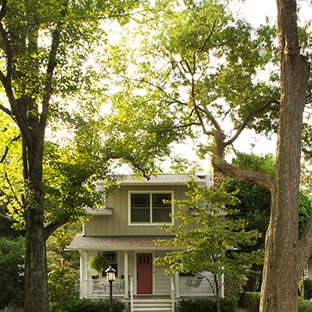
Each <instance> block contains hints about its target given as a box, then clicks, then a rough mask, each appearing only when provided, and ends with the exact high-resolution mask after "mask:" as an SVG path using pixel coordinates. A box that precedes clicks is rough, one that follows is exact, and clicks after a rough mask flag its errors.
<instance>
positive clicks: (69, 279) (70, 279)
mask: <svg viewBox="0 0 312 312" xmlns="http://www.w3.org/2000/svg"><path fill="white" fill-rule="evenodd" d="M49 269H50V271H49V273H48V288H49V299H50V302H67V301H71V300H73V299H75V298H76V297H78V295H77V293H76V292H75V290H76V287H77V286H78V280H79V275H78V274H75V273H74V272H73V271H71V270H70V268H68V267H66V266H65V265H63V264H61V265H58V264H51V265H50V268H49Z"/></svg>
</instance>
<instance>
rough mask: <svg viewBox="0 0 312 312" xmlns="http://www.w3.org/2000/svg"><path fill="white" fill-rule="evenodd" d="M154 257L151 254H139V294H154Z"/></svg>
mask: <svg viewBox="0 0 312 312" xmlns="http://www.w3.org/2000/svg"><path fill="white" fill-rule="evenodd" d="M152 262H153V257H152V254H151V253H139V254H137V293H138V294H152V293H153V278H152V277H153V264H152Z"/></svg>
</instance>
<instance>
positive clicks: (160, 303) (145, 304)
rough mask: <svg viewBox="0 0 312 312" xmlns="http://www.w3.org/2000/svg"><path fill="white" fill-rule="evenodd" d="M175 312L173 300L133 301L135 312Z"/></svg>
mask: <svg viewBox="0 0 312 312" xmlns="http://www.w3.org/2000/svg"><path fill="white" fill-rule="evenodd" d="M150 311H151V312H152V311H159V312H173V311H172V303H171V299H154V298H151V299H133V312H150Z"/></svg>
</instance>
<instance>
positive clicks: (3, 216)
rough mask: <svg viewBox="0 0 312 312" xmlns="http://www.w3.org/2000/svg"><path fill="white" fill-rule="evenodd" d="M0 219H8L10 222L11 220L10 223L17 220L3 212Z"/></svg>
mask: <svg viewBox="0 0 312 312" xmlns="http://www.w3.org/2000/svg"><path fill="white" fill-rule="evenodd" d="M0 219H3V220H5V221H8V222H10V223H14V222H15V220H14V219H12V218H10V217H8V216H6V215H4V214H2V213H0Z"/></svg>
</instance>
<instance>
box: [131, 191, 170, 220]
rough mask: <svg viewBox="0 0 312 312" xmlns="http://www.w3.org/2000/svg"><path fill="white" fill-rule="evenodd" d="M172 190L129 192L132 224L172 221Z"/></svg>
mask: <svg viewBox="0 0 312 312" xmlns="http://www.w3.org/2000/svg"><path fill="white" fill-rule="evenodd" d="M172 199H173V194H172V192H142V191H140V192H129V206H130V209H129V210H130V211H129V221H130V222H129V223H130V224H164V223H167V224H168V223H172V217H171V213H172V204H171V203H168V202H167V201H171V200H172Z"/></svg>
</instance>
